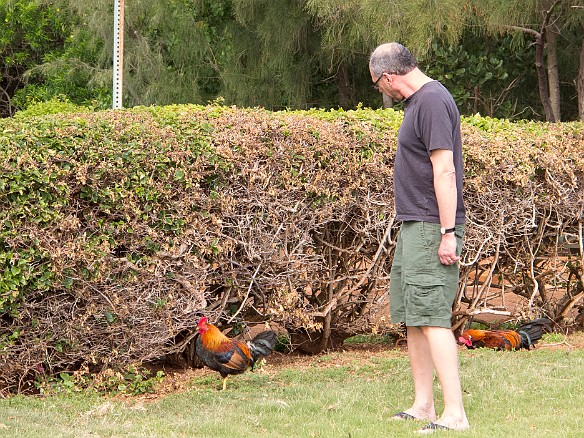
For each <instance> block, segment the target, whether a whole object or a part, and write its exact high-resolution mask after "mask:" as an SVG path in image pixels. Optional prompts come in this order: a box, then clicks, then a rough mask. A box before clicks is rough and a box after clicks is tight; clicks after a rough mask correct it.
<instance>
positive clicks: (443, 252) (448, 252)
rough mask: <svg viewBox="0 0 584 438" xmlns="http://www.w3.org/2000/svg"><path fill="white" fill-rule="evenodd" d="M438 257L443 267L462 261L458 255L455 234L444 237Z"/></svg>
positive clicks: (444, 235)
mask: <svg viewBox="0 0 584 438" xmlns="http://www.w3.org/2000/svg"><path fill="white" fill-rule="evenodd" d="M438 257H439V258H440V263H442V264H443V265H453V264H454V263H456V262H458V261H459V260H460V257H458V256H457V255H456V236H455V235H454V233H447V234H443V235H442V241H441V242H440V247H439V248H438Z"/></svg>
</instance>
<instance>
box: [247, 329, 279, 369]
mask: <svg viewBox="0 0 584 438" xmlns="http://www.w3.org/2000/svg"><path fill="white" fill-rule="evenodd" d="M276 342H277V337H276V333H275V332H273V331H272V330H266V331H265V332H261V333H258V334H257V335H256V336H255V337H254V338H253V339H252V340H251V342H249V343H248V344H249V348H250V350H251V354H252V359H253V362H255V361H257V360H258V359H260V358H262V357H265V356H267V355H269V354H270V353H272V351H274V348H275V347H276Z"/></svg>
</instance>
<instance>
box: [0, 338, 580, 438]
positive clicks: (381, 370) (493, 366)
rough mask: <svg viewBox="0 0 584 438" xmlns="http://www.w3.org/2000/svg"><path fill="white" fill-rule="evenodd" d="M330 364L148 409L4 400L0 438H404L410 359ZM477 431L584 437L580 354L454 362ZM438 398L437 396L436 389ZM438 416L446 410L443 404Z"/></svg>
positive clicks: (475, 356)
mask: <svg viewBox="0 0 584 438" xmlns="http://www.w3.org/2000/svg"><path fill="white" fill-rule="evenodd" d="M368 355H369V353H365V352H360V353H356V352H351V353H331V354H329V355H324V356H320V357H318V358H313V359H311V360H307V361H303V364H304V365H303V366H301V367H298V366H295V367H283V368H280V367H279V368H278V369H271V368H270V363H269V358H268V363H267V365H266V366H265V370H266V371H267V372H264V373H262V372H255V373H246V374H244V375H242V376H236V377H233V378H231V379H230V381H229V383H228V386H227V391H219V390H218V389H219V388H220V386H221V381H220V379H219V375H218V374H215V373H212V374H211V373H200V374H198V377H195V378H193V380H191V381H190V382H189V383H188V389H187V390H186V391H182V392H180V393H178V392H177V393H173V394H171V395H168V396H166V397H161V398H157V399H155V400H154V401H150V402H144V401H143V400H142V399H140V398H136V399H129V400H128V399H126V400H119V399H115V398H111V397H99V396H97V395H87V394H84V395H80V394H77V395H68V396H54V397H45V398H36V397H20V396H19V397H14V398H10V399H4V400H0V436H1V437H42V438H53V437H211V438H220V437H230V438H234V437H260V436H261V437H264V436H265V437H335V438H337V437H411V436H416V434H414V432H415V431H416V430H417V429H419V428H420V427H421V426H422V425H423V423H419V422H410V421H408V422H396V421H390V420H389V417H390V416H391V415H392V414H394V413H396V412H398V411H400V410H402V409H405V408H407V407H409V406H410V404H411V402H412V380H411V376H410V371H409V367H408V364H409V363H408V359H407V356H406V353H405V352H403V351H397V350H388V351H383V352H381V353H374V354H373V356H372V357H370V358H369V357H366V356H368ZM460 362H461V373H462V379H463V390H464V398H465V403H466V409H467V415H468V417H469V420H470V422H471V425H472V428H471V429H470V430H469V431H465V432H449V433H443V432H440V433H437V434H436V435H438V436H448V435H449V436H461V437H489V438H490V437H504V438H508V437H584V418H583V417H584V350H577V349H567V348H558V349H546V348H540V349H538V350H532V351H529V352H527V351H518V352H495V351H489V350H475V351H466V350H464V351H461V355H460ZM436 391H437V393H439V391H440V389H439V385H438V384H437V383H436ZM438 408H439V409H440V408H441V406H440V405H439V406H438Z"/></svg>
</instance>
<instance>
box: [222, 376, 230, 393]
mask: <svg viewBox="0 0 584 438" xmlns="http://www.w3.org/2000/svg"><path fill="white" fill-rule="evenodd" d="M227 377H229V376H225V377H223V391H225V390H226V389H227Z"/></svg>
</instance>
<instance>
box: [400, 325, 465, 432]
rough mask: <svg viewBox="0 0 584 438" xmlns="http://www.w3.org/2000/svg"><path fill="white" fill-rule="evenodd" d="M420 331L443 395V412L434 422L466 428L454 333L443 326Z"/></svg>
mask: <svg viewBox="0 0 584 438" xmlns="http://www.w3.org/2000/svg"><path fill="white" fill-rule="evenodd" d="M421 331H422V332H423V333H424V335H425V336H424V337H425V338H426V340H427V342H428V345H429V351H430V354H431V356H432V362H433V363H434V367H435V368H436V373H437V374H438V380H439V381H440V386H441V387H442V394H443V396H444V412H443V413H442V416H441V417H440V418H439V419H438V421H436V423H438V424H441V425H443V426H447V427H449V428H451V429H456V430H464V429H467V428H468V427H469V423H468V420H467V418H466V413H465V411H464V405H463V402H462V388H461V384H460V374H459V371H458V349H457V346H456V341H455V339H454V335H453V333H452V331H451V330H450V329H447V328H443V327H422V328H421ZM408 335H409V332H408ZM426 360H427V359H426Z"/></svg>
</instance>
